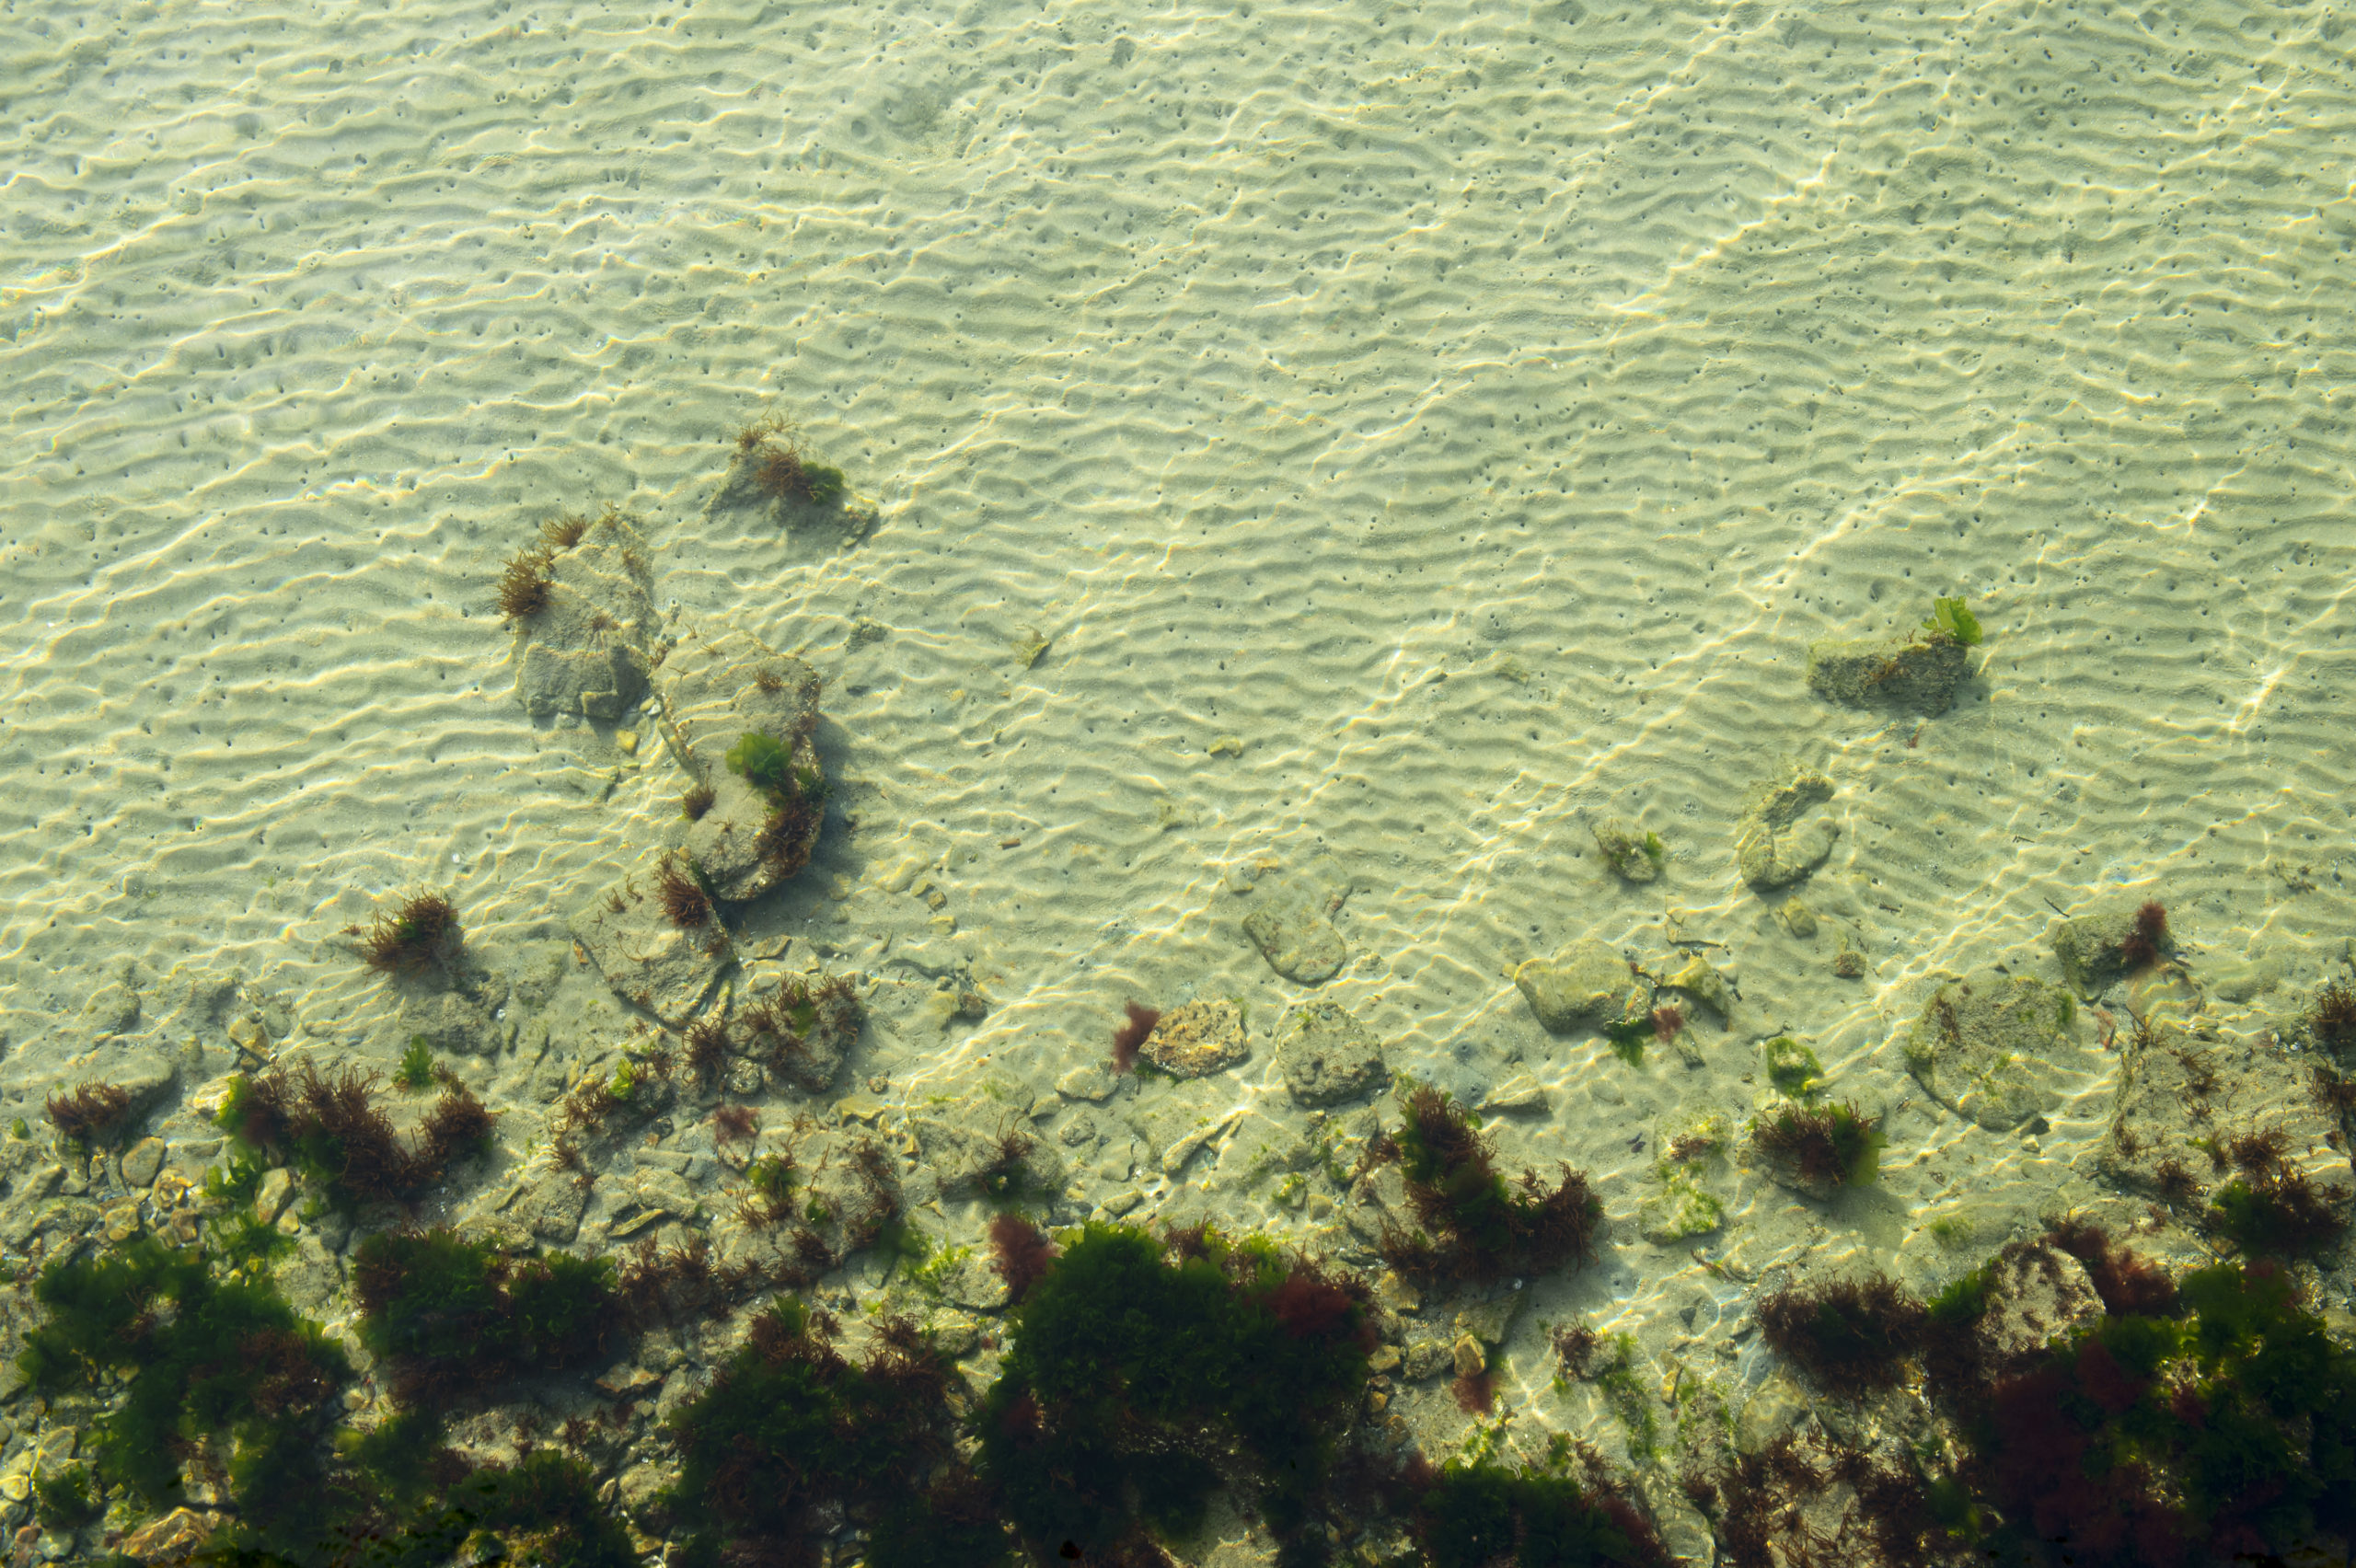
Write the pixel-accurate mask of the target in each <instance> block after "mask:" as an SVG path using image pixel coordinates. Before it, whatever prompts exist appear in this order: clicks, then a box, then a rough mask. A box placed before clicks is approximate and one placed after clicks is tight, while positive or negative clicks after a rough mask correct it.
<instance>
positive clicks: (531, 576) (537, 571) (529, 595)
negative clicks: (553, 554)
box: [499, 549, 550, 622]
mask: <svg viewBox="0 0 2356 1568" xmlns="http://www.w3.org/2000/svg"><path fill="white" fill-rule="evenodd" d="M549 587H550V582H549V555H548V552H547V551H546V550H543V549H529V550H519V551H517V552H516V553H515V554H514V555H512V556H510V557H508V558H507V565H506V567H505V568H504V569H503V570H502V571H501V572H500V574H499V613H500V614H501V615H502V616H505V617H507V618H508V620H510V621H511V622H513V621H527V620H530V619H531V618H532V617H534V616H537V615H538V614H539V613H540V612H541V611H542V610H545V609H547V608H548V607H549Z"/></svg>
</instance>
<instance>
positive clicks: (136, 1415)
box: [17, 1237, 352, 1546]
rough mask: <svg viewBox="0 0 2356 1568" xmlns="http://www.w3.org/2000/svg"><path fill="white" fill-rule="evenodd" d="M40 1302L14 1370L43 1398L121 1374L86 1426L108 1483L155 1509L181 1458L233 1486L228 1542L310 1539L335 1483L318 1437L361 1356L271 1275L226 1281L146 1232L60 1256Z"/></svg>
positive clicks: (169, 1501)
mask: <svg viewBox="0 0 2356 1568" xmlns="http://www.w3.org/2000/svg"><path fill="white" fill-rule="evenodd" d="M34 1296H35V1298H36V1299H37V1300H38V1301H39V1302H40V1305H41V1306H42V1307H44V1308H45V1309H47V1310H48V1318H47V1320H45V1321H44V1322H43V1323H41V1324H40V1326H39V1327H37V1328H35V1329H33V1330H32V1331H31V1332H29V1333H28V1334H27V1335H26V1343H25V1349H24V1352H23V1354H22V1355H20V1356H19V1357H18V1360H17V1366H18V1367H19V1369H20V1370H21V1371H22V1372H23V1373H24V1375H25V1378H26V1381H27V1382H28V1383H29V1385H30V1386H31V1387H32V1388H33V1389H35V1390H36V1391H37V1392H40V1393H42V1394H44V1395H52V1396H53V1395H56V1394H59V1393H64V1392H66V1391H68V1390H71V1389H77V1388H81V1387H86V1386H90V1385H93V1384H97V1383H98V1382H100V1381H102V1380H113V1379H121V1385H122V1386H121V1397H120V1401H119V1402H117V1403H116V1404H115V1406H114V1408H113V1409H112V1410H111V1411H110V1412H108V1413H107V1414H105V1415H102V1416H100V1417H99V1418H98V1421H97V1422H96V1424H94V1426H93V1428H92V1434H91V1437H92V1440H91V1446H90V1451H91V1455H92V1465H93V1470H94V1475H95V1480H96V1481H97V1482H98V1484H99V1485H101V1486H115V1485H121V1486H123V1487H126V1488H128V1489H129V1490H130V1492H131V1493H133V1494H134V1496H135V1497H136V1498H137V1500H138V1501H139V1502H141V1503H143V1504H144V1505H146V1506H147V1507H149V1508H151V1509H154V1510H156V1511H161V1510H163V1509H166V1508H168V1507H171V1506H172V1505H175V1504H176V1503H177V1502H178V1501H179V1497H180V1489H181V1474H180V1472H181V1466H182V1463H183V1461H184V1460H185V1461H186V1462H188V1463H189V1464H191V1466H198V1467H202V1469H204V1470H206V1471H208V1472H211V1473H214V1474H216V1475H217V1476H219V1477H220V1478H221V1480H222V1481H223V1482H225V1490H226V1492H227V1493H228V1495H229V1498H230V1501H231V1503H232V1505H233V1508H234V1513H235V1519H236V1523H235V1524H234V1526H232V1527H229V1533H230V1535H231V1537H232V1539H234V1540H236V1541H238V1542H244V1543H251V1544H256V1545H264V1546H289V1545H295V1544H300V1545H303V1546H308V1545H310V1544H311V1543H312V1542H313V1541H314V1540H315V1539H316V1537H317V1534H318V1528H319V1524H320V1518H321V1513H322V1510H323V1509H324V1508H325V1507H326V1506H327V1503H326V1499H327V1498H328V1496H329V1490H330V1489H329V1476H328V1474H327V1472H326V1470H325V1467H324V1465H323V1464H322V1461H321V1459H320V1457H319V1456H320V1448H321V1443H320V1439H321V1438H322V1437H323V1436H324V1435H326V1434H327V1433H328V1431H329V1429H330V1428H331V1427H332V1425H333V1424H334V1422H335V1420H336V1419H337V1417H338V1416H340V1414H341V1410H342V1404H341V1398H340V1396H341V1391H342V1389H343V1388H344V1386H345V1384H347V1383H348V1382H350V1381H351V1378H352V1365H351V1362H350V1360H349V1359H348V1358H347V1357H346V1356H345V1355H344V1352H343V1347H342V1346H341V1344H339V1343H336V1342H335V1341H334V1340H332V1339H330V1338H329V1336H328V1335H327V1333H326V1332H325V1331H323V1330H322V1329H320V1328H319V1326H318V1324H316V1323H311V1322H307V1321H306V1320H304V1319H302V1318H301V1317H299V1316H298V1315H297V1314H296V1313H295V1310H294V1309H293V1308H291V1307H289V1306H288V1305H287V1303H286V1301H285V1299H284V1298H283V1297H282V1296H281V1295H280V1294H279V1292H278V1288H277V1286H276V1285H275V1284H274V1283H272V1282H271V1280H270V1278H269V1277H268V1275H267V1274H260V1272H259V1271H257V1272H256V1274H255V1276H254V1277H247V1276H246V1275H245V1274H244V1273H242V1272H240V1271H236V1270H232V1271H230V1272H228V1273H227V1274H216V1273H215V1272H214V1267H213V1266H212V1263H211V1262H210V1261H209V1260H208V1259H207V1258H206V1256H205V1255H204V1253H203V1252H202V1251H200V1250H198V1249H194V1248H185V1249H175V1248H167V1247H166V1246H165V1245H164V1244H163V1243H162V1242H160V1241H158V1240H157V1239H155V1238H153V1237H146V1238H143V1239H139V1240H137V1241H134V1242H133V1243H132V1244H131V1245H129V1246H128V1247H125V1248H124V1249H123V1250H122V1251H121V1252H120V1253H118V1254H115V1255H112V1256H101V1257H98V1258H92V1259H75V1260H71V1261H67V1262H53V1263H52V1264H50V1265H49V1266H48V1267H47V1268H45V1269H44V1270H43V1271H42V1272H41V1274H40V1279H39V1281H38V1282H37V1283H36V1284H35V1286H34Z"/></svg>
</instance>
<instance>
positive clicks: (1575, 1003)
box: [1513, 937, 1651, 1034]
mask: <svg viewBox="0 0 2356 1568" xmlns="http://www.w3.org/2000/svg"><path fill="white" fill-rule="evenodd" d="M1513 983H1514V985H1515V986H1517V987H1519V989H1520V991H1521V995H1522V997H1523V999H1524V1000H1526V1001H1527V1002H1529V1004H1530V1011H1532V1012H1534V1013H1536V1014H1537V1015H1538V1021H1539V1022H1540V1023H1542V1024H1544V1025H1545V1026H1546V1028H1547V1029H1548V1030H1550V1031H1552V1032H1554V1033H1556V1034H1567V1033H1569V1032H1572V1031H1573V1030H1576V1029H1579V1028H1581V1027H1583V1026H1589V1025H1592V1026H1594V1027H1596V1028H1599V1029H1600V1028H1603V1027H1606V1026H1608V1025H1611V1024H1614V1023H1618V1022H1621V1021H1623V1020H1626V1019H1632V1018H1638V1017H1641V1016H1642V1015H1643V1014H1644V1013H1645V1012H1646V1009H1647V1006H1648V1004H1649V1002H1650V1000H1651V997H1650V996H1649V995H1648V994H1647V992H1646V986H1645V985H1644V982H1642V981H1641V980H1638V979H1637V978H1636V972H1635V970H1634V968H1633V967H1632V966H1631V965H1630V964H1629V963H1628V961H1627V960H1626V959H1624V958H1623V957H1621V956H1620V954H1619V952H1618V951H1616V950H1615V949H1613V948H1612V947H1611V944H1610V943H1608V942H1600V941H1597V940H1594V939H1593V938H1591V937H1589V938H1581V939H1580V940H1576V941H1573V942H1566V943H1565V944H1564V946H1563V948H1562V950H1561V951H1558V952H1556V953H1555V954H1554V956H1553V957H1552V958H1533V959H1529V960H1526V961H1525V962H1523V963H1522V964H1521V965H1520V966H1519V968H1517V969H1516V970H1515V971H1514V972H1513Z"/></svg>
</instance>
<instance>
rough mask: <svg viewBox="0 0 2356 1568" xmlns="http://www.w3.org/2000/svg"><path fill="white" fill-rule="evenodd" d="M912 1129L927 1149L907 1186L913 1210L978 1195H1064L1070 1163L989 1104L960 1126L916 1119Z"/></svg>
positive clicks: (974, 1108) (976, 1107)
mask: <svg viewBox="0 0 2356 1568" xmlns="http://www.w3.org/2000/svg"><path fill="white" fill-rule="evenodd" d="M908 1131H909V1132H911V1133H913V1134H914V1135H916V1139H917V1143H918V1147H920V1148H921V1149H922V1150H923V1159H921V1160H920V1161H919V1162H918V1168H917V1174H916V1175H915V1177H913V1178H912V1179H911V1180H910V1181H909V1182H908V1183H907V1202H908V1203H909V1204H910V1205H922V1204H925V1203H928V1202H930V1201H932V1200H934V1199H936V1198H939V1197H941V1196H943V1195H951V1196H956V1197H972V1196H974V1195H976V1194H977V1193H978V1194H981V1195H984V1196H987V1197H994V1198H1017V1197H1020V1198H1023V1199H1028V1200H1032V1201H1036V1200H1037V1199H1039V1198H1041V1197H1045V1196H1050V1195H1053V1194H1055V1193H1060V1192H1061V1191H1062V1190H1063V1185H1064V1163H1063V1160H1062V1159H1061V1157H1060V1156H1058V1155H1057V1153H1056V1151H1055V1148H1054V1147H1052V1146H1051V1145H1049V1144H1048V1142H1047V1141H1046V1140H1045V1138H1041V1137H1037V1136H1033V1135H1032V1134H1031V1133H1030V1132H1029V1131H1028V1130H1027V1129H1025V1128H1024V1127H1023V1126H1022V1124H1021V1122H1020V1121H1019V1120H1018V1119H1017V1118H1015V1117H1013V1116H1011V1115H1008V1114H1004V1113H997V1114H993V1113H992V1109H991V1107H990V1106H989V1105H988V1104H987V1102H980V1101H976V1103H974V1104H972V1105H971V1106H969V1107H968V1108H967V1110H966V1113H965V1114H964V1115H963V1116H961V1117H960V1118H959V1119H958V1120H955V1121H950V1120H947V1119H944V1118H942V1117H940V1116H925V1115H913V1116H910V1117H909V1118H908Z"/></svg>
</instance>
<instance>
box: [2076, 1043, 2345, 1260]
mask: <svg viewBox="0 0 2356 1568" xmlns="http://www.w3.org/2000/svg"><path fill="white" fill-rule="evenodd" d="M2311 1070H2312V1069H2311V1064H2309V1063H2308V1062H2305V1061H2303V1060H2302V1059H2301V1058H2300V1057H2299V1056H2297V1055H2292V1053H2290V1052H2287V1051H2283V1050H2281V1049H2280V1048H2279V1047H2276V1046H2272V1045H2267V1044H2260V1043H2254V1042H2248V1041H2243V1040H2236V1039H2232V1038H2229V1037H2227V1036H2225V1035H2224V1034H2223V1033H2221V1032H2219V1031H2218V1030H2217V1029H2216V1027H2215V1026H2214V1025H2213V1024H2212V1023H2211V1022H2210V1021H2209V1020H2206V1019H2194V1020H2191V1021H2190V1022H2189V1023H2185V1022H2179V1021H2178V1020H2177V1019H2175V1018H2174V1017H2172V1016H2169V1015H2168V1014H2167V1013H2166V1012H2165V1011H2160V1012H2154V1013H2153V1014H2151V1015H2148V1017H2147V1021H2146V1024H2145V1027H2143V1028H2142V1029H2139V1030H2137V1031H2136V1032H2134V1033H2133V1034H2131V1035H2127V1036H2123V1037H2122V1044H2121V1048H2120V1052H2119V1090H2118V1094H2117V1097H2116V1098H2115V1099H2114V1100H2113V1101H2112V1106H2111V1122H2110V1128H2109V1131H2108V1134H2107V1135H2106V1136H2104V1138H2103V1141H2102V1143H2101V1145H2100V1146H2099V1147H2098V1149H2097V1152H2096V1164H2097V1166H2098V1167H2099V1168H2100V1170H2102V1172H2103V1174H2104V1175H2106V1176H2108V1177H2109V1178H2110V1179H2111V1180H2112V1181H2114V1182H2118V1183H2119V1185H2120V1186H2121V1187H2124V1188H2126V1189H2128V1190H2129V1191H2131V1192H2134V1193H2142V1194H2143V1195H2145V1196H2148V1197H2154V1198H2158V1199H2161V1200H2163V1201H2164V1202H2166V1203H2170V1204H2174V1205H2177V1208H2178V1209H2179V1210H2180V1211H2189V1212H2198V1211H2199V1210H2200V1209H2201V1208H2202V1207H2204V1206H2206V1205H2208V1203H2209V1202H2210V1201H2211V1200H2212V1198H2213V1197H2214V1196H2215V1195H2216V1193H2218V1192H2219V1191H2220V1190H2222V1189H2223V1188H2224V1187H2225V1186H2227V1185H2228V1184H2230V1183H2231V1182H2235V1181H2246V1172H2243V1171H2241V1170H2238V1169H2237V1168H2236V1166H2235V1162H2234V1159H2233V1154H2234V1151H2235V1147H2236V1145H2237V1144H2238V1143H2240V1141H2241V1140H2244V1139H2246V1138H2250V1137H2253V1136H2256V1137H2259V1138H2264V1137H2265V1136H2266V1135H2268V1134H2269V1133H2276V1134H2280V1136H2281V1147H2279V1148H2277V1149H2274V1150H2272V1151H2271V1153H2270V1155H2269V1159H2277V1160H2279V1161H2280V1162H2281V1164H2280V1169H2281V1170H2286V1171H2292V1172H2295V1173H2296V1176H2297V1178H2298V1179H2299V1180H2300V1181H2302V1182H2304V1183H2306V1184H2307V1185H2308V1186H2309V1187H2310V1188H2311V1189H2312V1190H2313V1191H2314V1192H2315V1193H2316V1194H2317V1196H2318V1197H2319V1198H2320V1199H2321V1200H2322V1201H2323V1202H2324V1203H2325V1204H2326V1205H2328V1206H2329V1207H2330V1208H2332V1209H2333V1210H2335V1211H2336V1212H2339V1213H2341V1214H2343V1215H2344V1214H2346V1213H2347V1212H2348V1211H2349V1207H2350V1202H2351V1199H2356V1171H2351V1170H2350V1167H2349V1162H2348V1156H2347V1155H2346V1153H2344V1152H2342V1151H2341V1150H2340V1149H2339V1148H2337V1147H2334V1142H2335V1140H2337V1139H2338V1138H2339V1134H2340V1124H2339V1116H2338V1115H2337V1113H2334V1112H2332V1111H2331V1110H2329V1109H2327V1107H2325V1106H2324V1105H2322V1104H2319V1103H2317V1101H2316V1096H2315V1094H2314V1092H2313V1090H2312V1085H2313V1081H2314V1080H2313V1079H2312V1078H2311V1076H2310V1074H2311ZM2212 1149H2216V1150H2219V1151H2221V1152H2223V1154H2224V1155H2225V1159H2224V1160H2223V1162H2222V1163H2221V1162H2220V1161H2219V1160H2218V1159H2213V1158H2212V1155H2211V1152H2210V1151H2211V1150H2212Z"/></svg>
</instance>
